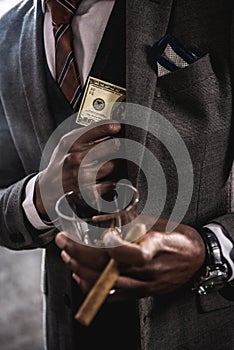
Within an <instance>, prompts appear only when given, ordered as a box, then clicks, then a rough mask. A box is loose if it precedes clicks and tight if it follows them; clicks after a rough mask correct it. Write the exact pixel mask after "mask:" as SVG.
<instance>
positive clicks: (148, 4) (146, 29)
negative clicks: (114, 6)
mask: <svg viewBox="0 0 234 350" xmlns="http://www.w3.org/2000/svg"><path fill="white" fill-rule="evenodd" d="M126 4H127V5H126V6H127V8H126V11H127V23H126V26H127V45H126V56H127V58H126V64H127V73H126V80H127V82H126V86H127V102H129V103H134V104H139V105H143V106H146V107H149V108H151V106H152V103H153V99H154V96H155V89H156V83H157V76H156V71H155V70H154V66H153V64H152V62H153V63H154V57H153V50H152V48H153V46H154V44H155V43H156V42H157V41H158V40H159V39H160V38H161V37H162V36H163V35H165V33H166V32H167V28H168V24H169V20H170V14H171V10H172V4H173V0H163V1H161V3H156V2H153V1H150V0H127V2H126ZM126 115H128V113H126ZM150 115H151V112H150V109H149V110H148V112H146V113H145V114H144V116H141V121H140V122H139V123H140V124H141V125H142V126H143V127H144V130H139V129H138V130H137V133H136V132H134V139H135V140H136V141H137V142H139V143H141V144H142V145H145V143H146V136H147V133H146V132H145V130H148V125H149V121H150ZM130 118H131V116H130ZM134 118H135V116H133V118H132V119H133V120H132V121H131V123H132V122H133V123H134ZM142 118H143V119H142ZM129 121H130V120H129ZM139 123H137V124H139ZM131 130H132V128H131V127H128V126H127V125H126V131H125V134H126V138H129V139H131V138H132V136H133V135H132V131H131ZM126 152H127V156H128V155H129V157H130V158H132V160H133V162H135V163H136V164H138V165H139V167H140V166H141V164H142V160H143V156H144V147H142V149H141V150H140V151H139V152H136V149H135V147H134V145H133V148H131V147H128V149H127V151H126ZM133 157H134V159H133ZM129 170H130V171H129V174H130V175H131V176H130V180H132V181H133V180H134V182H138V180H136V179H138V177H139V172H138V171H137V170H136V168H135V167H134V168H131V169H129Z"/></svg>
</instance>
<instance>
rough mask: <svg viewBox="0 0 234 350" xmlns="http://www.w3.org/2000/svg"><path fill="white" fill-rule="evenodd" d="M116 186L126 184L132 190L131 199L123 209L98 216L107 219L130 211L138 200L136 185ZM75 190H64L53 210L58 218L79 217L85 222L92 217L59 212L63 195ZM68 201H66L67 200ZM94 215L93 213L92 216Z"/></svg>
mask: <svg viewBox="0 0 234 350" xmlns="http://www.w3.org/2000/svg"><path fill="white" fill-rule="evenodd" d="M117 185H118V186H127V187H129V188H131V189H132V190H133V193H134V195H133V197H132V199H131V202H130V203H129V205H128V206H127V207H126V208H125V209H121V210H118V211H114V212H113V213H106V214H101V215H98V217H99V218H102V217H105V218H107V219H108V216H113V215H114V214H115V213H121V212H125V211H128V212H129V211H130V210H131V209H132V208H133V207H134V206H135V205H136V204H137V203H138V202H139V193H138V190H137V188H136V187H134V186H133V185H132V184H128V183H121V182H120V183H117ZM75 193H76V191H69V192H66V193H64V194H63V195H62V196H61V197H60V198H59V199H58V200H57V201H56V204H55V211H56V213H57V215H58V218H59V217H61V218H62V219H65V220H69V221H77V218H79V219H80V220H82V221H85V222H87V221H88V220H90V221H91V220H92V217H91V218H87V217H84V218H80V217H79V216H78V215H77V214H75V216H76V217H71V216H68V215H66V214H64V213H62V212H61V210H60V208H59V206H60V204H61V202H62V200H63V199H64V198H65V197H68V196H71V195H72V194H75ZM67 203H68V202H67ZM94 216H95V215H93V217H94Z"/></svg>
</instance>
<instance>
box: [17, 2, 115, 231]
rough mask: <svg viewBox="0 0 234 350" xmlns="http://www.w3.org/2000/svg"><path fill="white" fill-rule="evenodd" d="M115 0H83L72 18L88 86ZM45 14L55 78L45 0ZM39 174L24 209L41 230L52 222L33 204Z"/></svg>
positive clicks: (31, 184) (77, 55)
mask: <svg viewBox="0 0 234 350" xmlns="http://www.w3.org/2000/svg"><path fill="white" fill-rule="evenodd" d="M114 3H115V0H82V2H81V4H80V5H79V8H78V10H77V13H76V14H75V16H74V17H73V20H72V31H73V36H74V53H75V58H76V62H77V65H78V70H79V74H80V79H81V84H82V85H84V84H85V82H86V79H87V77H88V75H89V72H90V69H91V67H92V64H93V62H94V60H95V57H96V54H97V50H98V47H99V45H100V42H101V40H102V37H103V34H104V31H105V28H106V25H107V22H108V20H109V17H110V14H111V12H112V9H113V6H114ZM42 11H43V13H44V46H45V54H46V60H47V64H48V67H49V70H50V72H51V74H52V76H53V77H54V78H55V41H54V34H53V27H52V20H51V13H50V11H49V9H48V8H47V6H46V5H45V0H42ZM36 179H37V175H36V176H34V177H33V178H31V180H30V181H29V182H28V184H27V186H26V190H25V200H24V202H23V204H22V205H23V208H24V211H25V214H26V216H27V219H28V220H29V222H30V223H31V224H32V226H33V227H35V228H36V229H38V230H43V229H44V230H45V229H47V228H48V226H49V225H48V224H47V223H45V222H43V221H42V220H41V218H40V216H39V215H38V212H37V210H36V208H35V206H34V203H33V194H34V186H35V181H36Z"/></svg>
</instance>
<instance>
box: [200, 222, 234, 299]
mask: <svg viewBox="0 0 234 350" xmlns="http://www.w3.org/2000/svg"><path fill="white" fill-rule="evenodd" d="M197 231H198V232H199V234H200V236H201V238H202V239H203V242H204V245H205V249H206V258H205V262H204V264H203V266H202V268H201V269H200V270H199V275H198V274H197V277H196V280H195V285H194V289H195V290H196V291H197V292H198V293H199V294H207V293H209V292H211V291H213V290H218V289H221V288H223V287H224V285H225V284H226V282H227V281H228V278H229V269H228V265H227V264H226V261H225V259H224V257H223V255H222V252H221V247H220V244H219V241H218V239H217V237H216V235H215V234H214V233H213V232H212V231H211V230H210V229H209V228H206V227H202V228H198V229H197Z"/></svg>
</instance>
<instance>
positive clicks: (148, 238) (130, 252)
mask: <svg viewBox="0 0 234 350" xmlns="http://www.w3.org/2000/svg"><path fill="white" fill-rule="evenodd" d="M162 241H163V238H162V234H160V233H156V232H149V233H147V234H146V235H144V236H143V237H142V239H141V241H140V243H138V244H135V243H126V242H124V241H123V240H121V239H120V238H119V237H117V236H114V235H113V234H111V233H108V234H106V235H105V237H104V242H105V244H106V246H107V247H112V248H108V249H107V250H108V254H109V255H110V256H111V257H112V258H113V259H115V260H116V261H118V262H119V263H121V264H126V265H133V266H144V265H146V264H148V263H149V262H150V261H151V260H152V259H153V258H154V257H155V256H156V255H157V254H159V253H160V251H161V250H162V248H163V245H162Z"/></svg>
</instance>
